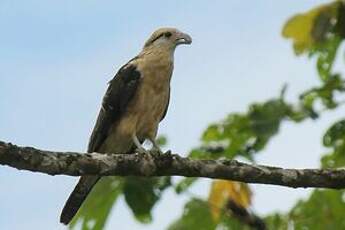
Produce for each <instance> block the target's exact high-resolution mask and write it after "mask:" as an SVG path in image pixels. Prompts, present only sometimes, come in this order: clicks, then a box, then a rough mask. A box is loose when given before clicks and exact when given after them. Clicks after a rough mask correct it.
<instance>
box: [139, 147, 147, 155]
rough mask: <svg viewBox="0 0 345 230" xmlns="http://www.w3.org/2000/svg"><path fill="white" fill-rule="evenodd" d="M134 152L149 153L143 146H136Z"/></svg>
mask: <svg viewBox="0 0 345 230" xmlns="http://www.w3.org/2000/svg"><path fill="white" fill-rule="evenodd" d="M136 152H138V153H140V154H149V151H147V150H146V149H144V148H137V149H136Z"/></svg>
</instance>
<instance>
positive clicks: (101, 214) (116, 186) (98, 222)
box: [69, 177, 122, 230]
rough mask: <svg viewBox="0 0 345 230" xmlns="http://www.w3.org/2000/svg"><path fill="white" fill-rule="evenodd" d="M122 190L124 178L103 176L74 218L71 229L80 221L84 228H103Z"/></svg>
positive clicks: (96, 229) (93, 229)
mask: <svg viewBox="0 0 345 230" xmlns="http://www.w3.org/2000/svg"><path fill="white" fill-rule="evenodd" d="M121 192H122V180H121V179H120V178H118V177H102V178H101V179H100V180H99V181H98V182H97V184H96V185H95V187H94V188H93V189H92V191H91V193H90V194H89V196H88V197H87V199H86V200H85V202H84V203H83V205H82V206H81V208H80V210H79V211H78V213H77V215H76V216H75V217H74V218H73V221H72V222H71V224H70V226H69V227H70V229H74V228H75V227H76V224H77V223H78V222H81V224H82V230H91V229H92V230H101V229H103V228H104V225H105V223H106V221H107V219H108V217H109V214H110V211H111V209H112V207H113V206H114V204H115V202H116V200H117V198H118V196H119V195H120V194H121Z"/></svg>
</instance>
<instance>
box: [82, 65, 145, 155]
mask: <svg viewBox="0 0 345 230" xmlns="http://www.w3.org/2000/svg"><path fill="white" fill-rule="evenodd" d="M132 60H133V59H132ZM132 60H131V61H132ZM139 82H140V72H139V71H138V70H137V69H136V66H135V65H134V64H130V62H129V64H126V65H124V66H123V67H122V68H121V69H120V70H119V71H118V73H117V74H116V75H115V77H114V78H113V79H112V80H111V81H110V82H109V86H108V89H107V92H106V93H105V95H104V98H103V102H102V108H101V110H100V112H99V115H98V118H97V121H96V124H95V127H94V129H93V131H92V134H91V137H90V141H89V146H88V150H87V151H88V152H89V153H90V152H97V151H98V149H99V148H100V146H101V145H102V143H103V141H104V140H105V139H106V137H107V135H108V132H109V128H110V127H111V126H112V124H114V122H116V121H117V120H118V119H119V118H120V117H121V115H122V114H123V112H124V111H125V110H126V107H127V105H128V103H129V101H130V100H131V98H132V97H133V96H134V94H135V92H136V90H137V88H138V85H139Z"/></svg>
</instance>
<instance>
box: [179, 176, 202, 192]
mask: <svg viewBox="0 0 345 230" xmlns="http://www.w3.org/2000/svg"><path fill="white" fill-rule="evenodd" d="M197 180H198V178H196V177H188V178H184V179H182V180H181V181H180V182H179V183H178V184H177V185H176V186H175V191H176V193H177V194H180V193H183V192H185V191H186V190H187V189H188V188H190V186H191V185H193V184H194V183H195V182H196V181H197Z"/></svg>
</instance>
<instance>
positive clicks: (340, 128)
mask: <svg viewBox="0 0 345 230" xmlns="http://www.w3.org/2000/svg"><path fill="white" fill-rule="evenodd" d="M323 144H324V146H326V147H330V148H332V149H333V151H332V152H331V153H329V154H327V155H325V156H323V157H322V159H321V163H322V167H324V168H338V167H344V166H345V120H341V121H338V122H336V123H335V124H333V125H332V126H331V127H330V128H329V129H328V130H327V132H326V133H325V135H324V137H323Z"/></svg>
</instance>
